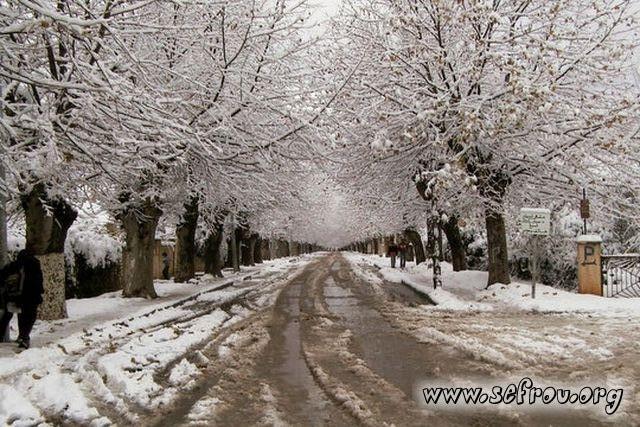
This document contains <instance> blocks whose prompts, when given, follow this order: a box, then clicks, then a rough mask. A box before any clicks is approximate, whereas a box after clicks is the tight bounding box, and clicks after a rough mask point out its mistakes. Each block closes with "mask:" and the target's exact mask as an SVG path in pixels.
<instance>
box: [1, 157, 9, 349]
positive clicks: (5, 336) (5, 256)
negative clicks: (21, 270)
mask: <svg viewBox="0 0 640 427" xmlns="http://www.w3.org/2000/svg"><path fill="white" fill-rule="evenodd" d="M6 177H7V175H6V173H5V170H4V166H3V165H2V162H0V181H2V182H5V180H6ZM7 199H8V198H7V192H6V191H5V189H4V188H0V268H3V267H4V266H5V265H7V263H8V262H9V251H8V248H7ZM9 329H10V327H9V324H7V327H6V329H5V330H4V331H0V342H9V341H11V337H10V336H9Z"/></svg>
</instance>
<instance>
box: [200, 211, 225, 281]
mask: <svg viewBox="0 0 640 427" xmlns="http://www.w3.org/2000/svg"><path fill="white" fill-rule="evenodd" d="M223 229H224V224H222V223H217V224H215V225H214V227H213V229H212V230H211V231H209V235H208V236H207V239H206V240H205V242H204V272H205V273H206V274H211V275H212V276H215V277H223V275H222V267H223V264H224V263H223V261H222V256H221V254H220V245H221V244H222V238H223V234H224V232H223Z"/></svg>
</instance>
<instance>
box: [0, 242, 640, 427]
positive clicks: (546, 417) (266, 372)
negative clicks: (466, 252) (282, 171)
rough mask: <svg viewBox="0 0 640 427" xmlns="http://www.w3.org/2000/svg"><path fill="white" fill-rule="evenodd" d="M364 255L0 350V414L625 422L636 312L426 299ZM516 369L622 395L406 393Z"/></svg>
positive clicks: (23, 417)
mask: <svg viewBox="0 0 640 427" xmlns="http://www.w3.org/2000/svg"><path fill="white" fill-rule="evenodd" d="M374 264H375V262H372V258H371V257H370V258H369V259H367V258H366V257H361V256H358V255H355V254H346V255H343V254H340V253H325V254H319V255H315V256H307V257H304V258H300V259H291V260H286V261H284V262H283V261H280V262H277V263H274V264H267V265H266V266H263V267H260V268H256V269H254V270H251V271H245V272H243V273H242V274H241V275H240V276H238V277H236V278H235V280H234V281H233V282H231V279H229V281H226V282H216V283H213V282H212V283H210V284H206V283H203V284H201V285H199V286H200V287H199V288H198V287H194V288H193V292H191V293H189V294H188V295H181V296H180V297H175V298H173V299H169V300H168V301H165V302H164V303H163V304H158V303H154V304H155V305H154V306H153V307H148V308H147V309H146V310H143V309H140V310H139V312H138V313H136V314H135V315H131V316H129V317H125V318H122V319H118V320H114V321H110V322H103V323H101V324H99V325H94V326H93V327H91V328H87V329H86V330H85V331H82V332H78V333H76V334H74V335H72V336H70V337H67V338H60V339H56V340H54V341H53V342H52V343H51V344H49V345H45V346H44V347H41V348H34V349H31V350H28V351H26V352H24V353H22V354H20V355H16V356H10V357H5V358H2V359H0V423H6V424H11V423H14V424H13V425H35V424H38V423H49V424H53V425H57V424H63V425H111V424H119V425H129V424H132V423H136V424H139V425H158V426H160V425H229V426H231V425H239V424H242V425H331V426H333V425H336V426H343V425H344V426H350V425H354V424H362V425H376V426H378V425H398V426H400V425H425V424H429V425H464V426H467V425H478V426H484V425H486V426H489V425H491V426H493V425H576V426H581V427H582V426H589V425H601V424H602V423H604V422H612V423H615V424H616V425H637V423H638V422H640V408H639V406H638V401H639V400H640V394H638V392H637V391H635V390H634V387H635V381H636V379H637V378H638V377H640V360H639V359H638V357H637V355H638V354H639V353H640V347H639V346H640V344H639V343H640V331H639V330H638V323H637V320H638V317H634V316H633V315H629V316H615V317H598V316H596V315H594V314H593V313H591V314H587V313H543V312H539V311H531V310H522V309H519V308H517V307H515V308H514V307H506V306H504V305H502V304H494V303H492V302H491V301H488V302H487V301H484V302H479V301H475V300H474V301H470V300H465V299H464V297H465V295H468V296H469V297H471V296H472V295H476V293H474V292H472V291H471V290H469V289H466V290H464V291H463V292H460V293H459V294H457V296H452V297H450V298H444V299H443V301H445V303H444V304H443V305H442V306H440V307H438V306H433V305H431V303H430V300H429V298H430V297H429V298H428V297H427V296H425V295H424V294H423V293H421V292H418V291H417V290H416V289H418V290H419V289H420V287H419V286H415V284H414V286H411V287H410V286H406V285H404V284H402V283H399V281H394V280H385V277H387V278H390V279H394V278H395V276H390V275H389V273H388V272H385V271H384V269H382V270H380V269H379V268H376V267H375V265H374ZM392 273H393V274H396V275H401V276H402V274H403V273H402V272H392ZM465 274H466V273H465ZM403 277H404V276H403ZM243 279H245V280H243ZM405 279H406V277H405ZM416 280H417V279H416ZM473 286H475V285H474V284H473V283H469V287H473ZM438 297H442V295H436V299H437V298H438ZM455 298H457V299H458V300H457V301H456V302H455V304H453V305H452V306H449V307H448V304H449V305H451V303H452V301H454V299H455ZM432 299H433V298H432ZM483 304H485V305H483ZM447 307H448V308H447ZM623 332H624V336H625V337H627V338H626V339H622V338H620V336H622V335H623ZM523 377H531V378H533V379H534V380H535V381H538V382H544V383H547V384H555V385H558V386H562V385H565V386H573V385H575V384H582V385H593V386H597V385H603V386H605V385H606V386H608V387H613V386H618V387H623V388H624V390H625V393H626V394H625V396H624V400H623V404H622V406H621V407H620V410H619V411H617V412H616V414H615V416H614V417H609V416H607V415H605V414H604V413H602V412H601V411H600V412H599V411H598V410H588V411H587V410H578V409H568V408H562V410H560V411H550V410H547V409H546V408H544V410H542V411H532V410H528V409H527V408H519V407H514V406H503V407H496V408H494V409H492V410H489V411H487V410H478V409H473V410H466V411H460V410H441V409H440V408H438V409H435V408H427V407H425V405H424V404H422V403H421V402H422V401H423V398H422V395H421V392H420V390H421V387H422V386H427V385H429V384H435V383H438V384H448V385H450V386H462V385H469V384H470V383H471V382H474V384H475V383H477V382H478V381H482V382H484V383H487V384H488V383H510V382H514V381H516V382H517V379H519V378H523ZM598 409H599V408H598Z"/></svg>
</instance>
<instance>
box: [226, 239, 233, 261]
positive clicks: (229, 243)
mask: <svg viewBox="0 0 640 427" xmlns="http://www.w3.org/2000/svg"><path fill="white" fill-rule="evenodd" d="M224 268H233V239H231V237H229V238H228V239H227V255H226V256H225V258H224Z"/></svg>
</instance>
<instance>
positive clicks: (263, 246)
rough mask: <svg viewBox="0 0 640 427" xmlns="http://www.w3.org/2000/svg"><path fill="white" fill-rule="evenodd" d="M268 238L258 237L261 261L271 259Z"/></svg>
mask: <svg viewBox="0 0 640 427" xmlns="http://www.w3.org/2000/svg"><path fill="white" fill-rule="evenodd" d="M269 242H270V240H269V239H260V258H262V261H269V260H271V249H270V247H269V246H270V245H269Z"/></svg>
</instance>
